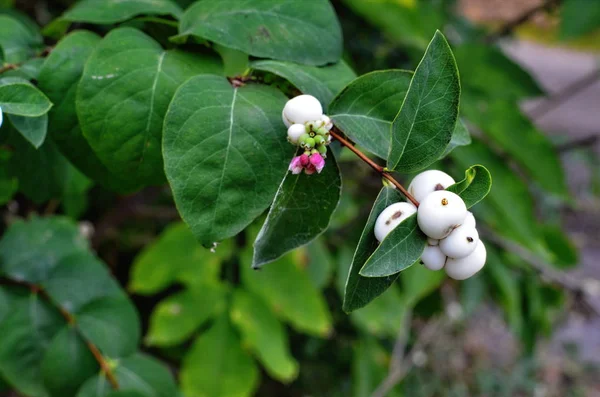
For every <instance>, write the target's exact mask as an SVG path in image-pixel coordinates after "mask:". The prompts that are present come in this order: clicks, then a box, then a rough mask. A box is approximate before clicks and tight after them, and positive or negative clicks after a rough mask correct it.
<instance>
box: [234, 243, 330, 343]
mask: <svg viewBox="0 0 600 397" xmlns="http://www.w3.org/2000/svg"><path fill="white" fill-rule="evenodd" d="M250 262H251V253H250V252H245V253H244V254H243V255H242V265H241V273H242V274H241V276H242V282H243V283H244V286H245V287H246V288H247V289H248V290H249V291H250V292H252V293H254V294H256V295H257V296H260V297H261V298H262V299H263V300H264V301H265V302H266V303H267V304H268V305H269V306H270V307H271V309H272V310H273V311H274V312H275V314H277V316H278V317H280V318H283V319H285V320H286V321H287V322H289V323H290V324H291V325H292V326H293V327H294V328H296V329H297V330H298V331H301V332H306V333H310V334H313V335H317V336H322V337H323V336H326V335H327V334H329V333H330V332H331V315H330V313H329V311H328V310H327V304H326V302H325V299H324V297H323V295H322V294H321V292H320V291H319V290H318V289H317V288H316V287H315V286H314V284H313V283H312V281H311V279H310V277H309V276H308V273H307V272H306V270H305V269H303V268H302V264H301V263H298V262H299V261H298V260H297V257H296V256H295V255H294V253H289V254H287V255H285V256H283V257H281V258H280V259H279V260H277V261H276V262H274V263H272V264H271V265H270V266H265V267H263V268H261V269H260V270H253V269H252V268H251V267H250Z"/></svg>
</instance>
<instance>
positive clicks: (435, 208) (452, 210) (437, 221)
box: [417, 190, 467, 240]
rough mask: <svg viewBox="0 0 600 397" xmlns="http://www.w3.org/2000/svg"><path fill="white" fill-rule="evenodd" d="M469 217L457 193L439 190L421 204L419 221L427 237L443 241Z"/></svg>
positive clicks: (418, 214)
mask: <svg viewBox="0 0 600 397" xmlns="http://www.w3.org/2000/svg"><path fill="white" fill-rule="evenodd" d="M466 217H467V206H466V205H465V202H464V201H463V200H462V199H461V198H460V197H459V196H458V195H457V194H455V193H452V192H448V191H446V190H438V191H435V192H433V193H430V194H429V195H428V196H427V197H425V198H424V199H423V201H421V203H420V204H419V210H418V212H417V221H418V223H419V228H420V229H421V231H422V232H423V233H425V234H426V235H427V237H430V238H433V239H436V240H441V239H443V238H444V237H446V236H447V235H449V234H450V232H452V230H454V228H456V227H458V226H460V225H461V224H462V223H463V221H464V220H465V218H466Z"/></svg>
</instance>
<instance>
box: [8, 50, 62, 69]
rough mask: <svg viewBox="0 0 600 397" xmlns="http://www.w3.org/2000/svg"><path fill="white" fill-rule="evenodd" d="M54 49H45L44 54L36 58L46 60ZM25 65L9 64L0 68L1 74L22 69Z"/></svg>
mask: <svg viewBox="0 0 600 397" xmlns="http://www.w3.org/2000/svg"><path fill="white" fill-rule="evenodd" d="M53 49H54V47H46V48H44V50H43V51H42V52H40V53H39V54H37V55H36V56H35V57H36V58H44V57H46V56H47V55H48V54H50V53H51V52H52V50H53ZM23 63H25V62H21V63H8V64H6V65H4V66H2V67H0V74H2V73H4V72H8V71H9V70H13V69H18V68H19V67H21V65H22V64H23Z"/></svg>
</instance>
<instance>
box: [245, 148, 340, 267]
mask: <svg viewBox="0 0 600 397" xmlns="http://www.w3.org/2000/svg"><path fill="white" fill-rule="evenodd" d="M326 161H327V164H326V166H325V168H324V169H323V171H322V172H321V174H319V175H306V174H305V173H301V174H298V175H294V174H292V173H291V172H288V174H287V175H286V176H285V178H284V179H283V182H282V183H281V186H279V190H278V191H277V195H276V196H275V201H273V204H272V205H271V209H270V210H269V215H268V216H267V219H266V220H265V223H264V224H263V227H262V229H260V232H259V233H258V236H257V237H256V241H255V242H254V257H253V260H252V267H253V268H255V269H256V268H259V267H261V266H262V265H264V264H265V263H269V262H272V261H274V260H275V259H277V258H279V257H281V256H282V255H284V254H285V253H286V252H288V251H291V250H293V249H295V248H298V247H300V246H302V245H305V244H308V243H310V242H311V241H312V240H314V239H315V238H316V237H318V236H319V235H320V234H321V233H323V232H324V231H325V230H326V229H327V226H329V222H330V220H331V216H332V215H333V212H334V211H335V209H336V207H337V205H338V202H339V201H340V195H341V193H342V179H341V175H340V170H339V168H338V166H337V163H336V161H335V158H334V157H333V154H332V153H331V152H329V156H327V160H326Z"/></svg>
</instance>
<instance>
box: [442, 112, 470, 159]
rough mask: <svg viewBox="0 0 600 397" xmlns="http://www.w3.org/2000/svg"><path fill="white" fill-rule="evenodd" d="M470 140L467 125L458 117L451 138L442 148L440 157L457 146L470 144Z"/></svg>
mask: <svg viewBox="0 0 600 397" xmlns="http://www.w3.org/2000/svg"><path fill="white" fill-rule="evenodd" d="M471 141H472V140H471V134H470V133H469V130H468V128H467V126H466V125H465V123H464V122H463V121H462V120H461V119H458V120H457V121H456V126H455V127H454V132H452V139H450V143H449V144H448V146H446V150H444V153H443V154H442V155H441V156H440V159H442V158H444V157H446V156H447V155H448V154H450V152H452V151H453V150H454V149H456V148H457V147H459V146H467V145H470V144H471Z"/></svg>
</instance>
